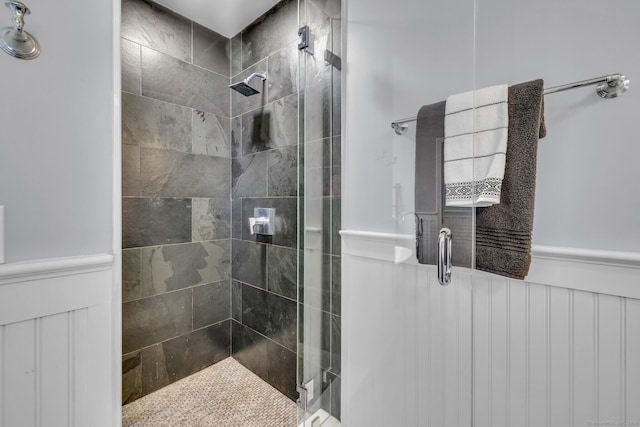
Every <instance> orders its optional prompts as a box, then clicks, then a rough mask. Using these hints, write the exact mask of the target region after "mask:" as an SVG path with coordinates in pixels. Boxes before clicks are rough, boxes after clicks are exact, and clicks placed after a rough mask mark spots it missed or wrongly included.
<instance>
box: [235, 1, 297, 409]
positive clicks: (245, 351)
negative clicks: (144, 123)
mask: <svg viewBox="0 0 640 427" xmlns="http://www.w3.org/2000/svg"><path fill="white" fill-rule="evenodd" d="M297 28H298V2H297V1H296V0H285V1H283V2H281V3H279V4H278V5H276V6H275V7H274V8H273V9H272V10H270V11H269V12H267V13H266V14H265V15H263V16H262V17H261V18H259V19H258V20H256V21H255V22H254V23H253V24H251V25H249V26H248V27H247V28H246V29H245V30H243V31H242V32H241V33H240V34H238V35H237V36H236V37H234V38H233V39H232V42H231V53H232V56H231V64H232V66H231V69H232V77H231V81H232V82H234V83H235V82H237V81H240V80H242V79H244V78H246V77H247V76H248V75H250V74H251V73H254V72H260V73H266V74H267V81H265V82H264V83H262V82H260V81H259V80H254V81H252V85H253V86H254V87H256V88H257V89H258V90H260V91H261V93H260V94H258V95H254V96H251V97H244V96H242V95H240V94H237V93H235V92H233V93H232V95H231V117H232V118H231V121H232V124H231V129H232V162H231V174H232V177H231V187H232V212H233V214H232V236H233V239H232V278H233V284H232V290H231V293H232V315H233V319H234V320H233V328H232V329H233V343H232V354H233V357H234V358H235V359H237V360H238V361H240V363H242V364H243V365H245V366H246V367H248V368H249V369H250V370H252V371H253V372H254V373H256V374H257V375H258V376H260V377H261V378H263V379H264V380H265V381H267V382H269V383H270V384H271V385H272V386H274V387H276V388H277V389H278V390H280V391H281V392H282V393H284V394H285V395H287V396H289V397H290V398H291V399H296V398H297V393H296V391H295V389H296V388H295V386H296V359H297V351H298V339H297V310H298V305H297V297H298V289H297V288H298V282H297V267H298V253H299V242H298V202H299V201H298V195H299V184H298V164H299V158H300V148H299V144H298V141H299V124H298V97H299V92H298V50H297V42H296V40H297ZM255 207H273V208H275V209H276V222H277V230H276V234H275V235H274V236H273V238H272V239H270V240H269V241H268V242H267V241H265V239H262V238H260V237H256V236H255V235H251V233H250V229H249V225H248V224H249V223H248V218H249V217H252V216H253V209H254V208H255Z"/></svg>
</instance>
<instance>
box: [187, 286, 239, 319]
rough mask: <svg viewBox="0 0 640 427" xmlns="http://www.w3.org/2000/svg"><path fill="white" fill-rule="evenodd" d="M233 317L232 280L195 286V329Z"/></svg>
mask: <svg viewBox="0 0 640 427" xmlns="http://www.w3.org/2000/svg"><path fill="white" fill-rule="evenodd" d="M229 318H231V282H230V281H229V280H225V281H224V282H218V283H209V284H206V285H201V286H196V287H194V288H193V329H200V328H203V327H205V326H209V325H213V324H215V323H220V322H222V321H223V320H227V319H229Z"/></svg>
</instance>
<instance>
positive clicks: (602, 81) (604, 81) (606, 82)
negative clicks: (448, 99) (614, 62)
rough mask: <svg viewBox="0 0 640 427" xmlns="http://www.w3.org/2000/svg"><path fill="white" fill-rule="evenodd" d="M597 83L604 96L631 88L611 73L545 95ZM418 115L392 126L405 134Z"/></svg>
mask: <svg viewBox="0 0 640 427" xmlns="http://www.w3.org/2000/svg"><path fill="white" fill-rule="evenodd" d="M595 84H597V85H598V86H597V87H596V93H597V94H598V95H600V97H602V98H607V99H608V98H616V97H618V96H620V95H622V94H623V93H625V92H626V91H627V90H628V89H629V80H628V79H627V78H626V76H625V75H624V74H609V75H606V76H602V77H596V78H593V79H589V80H582V81H579V82H574V83H568V84H565V85H561V86H554V87H550V88H547V89H545V90H544V94H545V95H549V94H552V93H558V92H563V91H565V90H570V89H577V88H579V87H584V86H591V85H595ZM416 120H417V117H408V118H406V119H400V120H395V121H393V122H391V127H392V128H393V130H394V131H396V133H397V134H398V135H403V134H404V133H405V132H406V131H407V129H409V125H408V124H407V123H411V122H415V121H416Z"/></svg>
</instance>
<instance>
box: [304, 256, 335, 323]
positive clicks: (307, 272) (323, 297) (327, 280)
mask: <svg viewBox="0 0 640 427" xmlns="http://www.w3.org/2000/svg"><path fill="white" fill-rule="evenodd" d="M304 257H305V268H304V287H303V288H301V292H302V293H304V304H305V306H309V307H313V308H316V309H318V310H323V311H327V312H328V311H330V310H331V258H330V255H327V254H323V253H321V252H320V251H318V250H312V249H307V250H305V254H304Z"/></svg>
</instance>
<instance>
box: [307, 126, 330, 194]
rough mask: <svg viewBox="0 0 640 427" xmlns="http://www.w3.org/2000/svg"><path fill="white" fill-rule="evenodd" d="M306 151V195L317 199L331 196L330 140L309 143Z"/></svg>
mask: <svg viewBox="0 0 640 427" xmlns="http://www.w3.org/2000/svg"><path fill="white" fill-rule="evenodd" d="M304 149H305V153H304V154H305V155H304V157H305V159H304V160H305V171H304V173H305V175H306V176H305V179H304V194H305V195H306V196H307V197H308V198H313V199H317V198H320V197H324V196H328V195H330V194H331V164H330V161H331V143H330V140H329V139H328V138H326V139H320V140H316V141H309V142H306V143H305V144H304Z"/></svg>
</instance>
